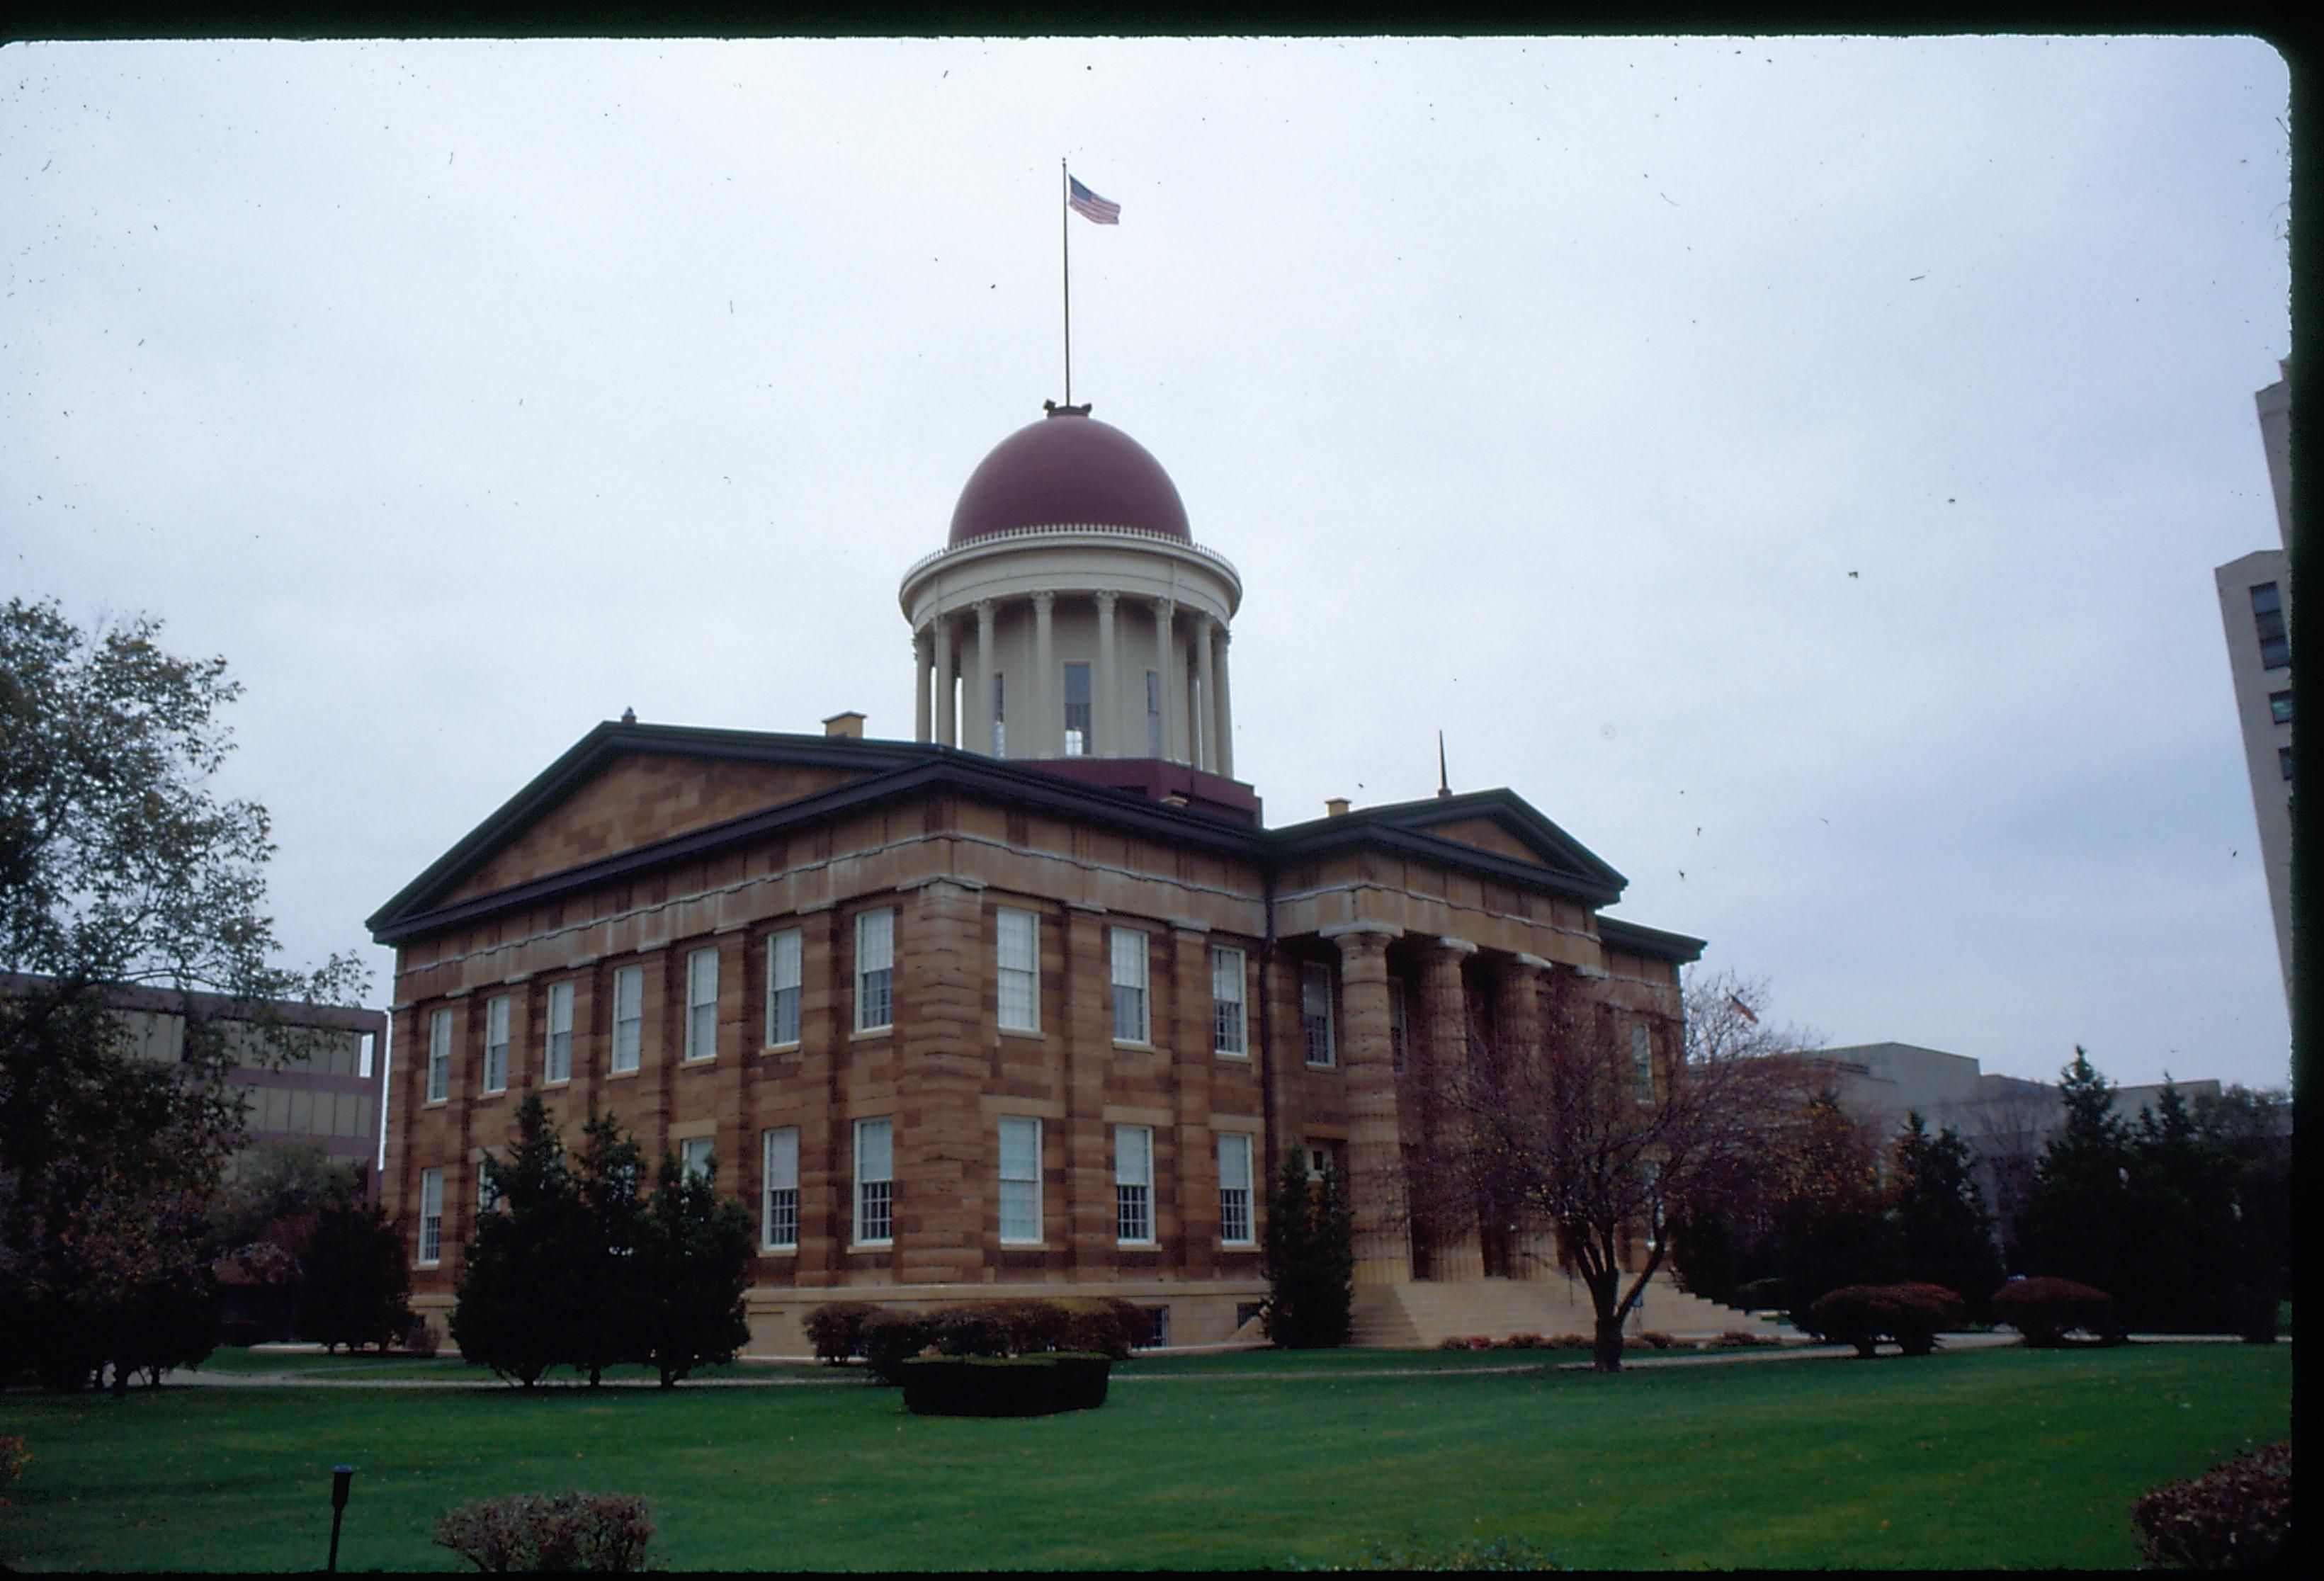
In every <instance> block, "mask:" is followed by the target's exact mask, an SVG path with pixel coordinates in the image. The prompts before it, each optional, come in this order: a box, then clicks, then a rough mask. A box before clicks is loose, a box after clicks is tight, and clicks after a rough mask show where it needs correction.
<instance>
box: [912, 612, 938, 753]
mask: <svg viewBox="0 0 2324 1581" xmlns="http://www.w3.org/2000/svg"><path fill="white" fill-rule="evenodd" d="M935 643H936V638H935V636H934V634H933V633H928V632H914V633H912V671H913V673H914V674H916V675H918V677H919V678H920V684H919V685H918V687H916V688H915V689H913V692H912V739H913V740H914V741H926V740H927V739H928V737H929V735H930V734H931V732H932V730H933V728H934V726H932V724H931V722H930V720H929V717H928V709H929V703H930V699H929V697H928V681H929V678H930V677H931V676H932V675H933V674H934V673H935V671H936V656H935V652H934V648H935Z"/></svg>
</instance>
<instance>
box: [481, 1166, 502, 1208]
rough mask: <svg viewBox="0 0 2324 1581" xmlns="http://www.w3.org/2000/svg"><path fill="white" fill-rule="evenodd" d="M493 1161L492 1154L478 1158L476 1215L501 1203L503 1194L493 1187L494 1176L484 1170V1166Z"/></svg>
mask: <svg viewBox="0 0 2324 1581" xmlns="http://www.w3.org/2000/svg"><path fill="white" fill-rule="evenodd" d="M491 1162H492V1157H491V1155H490V1154H484V1155H482V1156H480V1157H478V1158H477V1160H476V1216H478V1217H479V1218H481V1217H483V1216H484V1215H485V1214H488V1213H490V1212H492V1211H493V1209H494V1208H496V1207H499V1206H500V1205H501V1194H500V1193H499V1192H497V1191H495V1190H493V1178H492V1177H491V1176H490V1175H488V1174H486V1173H485V1172H484V1166H485V1165H486V1164H489V1163H491Z"/></svg>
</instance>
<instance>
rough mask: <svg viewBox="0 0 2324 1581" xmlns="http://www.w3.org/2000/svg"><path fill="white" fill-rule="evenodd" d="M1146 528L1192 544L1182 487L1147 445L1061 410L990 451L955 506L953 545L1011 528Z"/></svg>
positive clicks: (1083, 410) (1082, 411) (1083, 412)
mask: <svg viewBox="0 0 2324 1581" xmlns="http://www.w3.org/2000/svg"><path fill="white" fill-rule="evenodd" d="M1079 526H1091V527H1143V528H1145V529H1146V530H1147V531H1148V532H1161V533H1167V535H1168V536H1170V537H1172V538H1179V539H1185V540H1186V541H1189V542H1191V541H1193V539H1194V535H1193V534H1192V533H1190V532H1187V531H1186V507H1185V505H1184V504H1180V503H1179V500H1178V486H1177V485H1176V484H1174V483H1172V482H1171V481H1170V475H1169V474H1168V473H1167V472H1165V471H1163V470H1162V464H1161V463H1160V462H1159V461H1157V460H1156V459H1154V458H1153V457H1152V456H1151V455H1149V454H1148V452H1147V449H1146V447H1145V446H1143V445H1141V444H1139V442H1138V441H1137V440H1136V439H1131V438H1130V436H1129V435H1128V434H1126V433H1123V432H1122V431H1121V430H1120V429H1118V428H1114V427H1112V426H1111V425H1110V424H1107V423H1102V422H1099V421H1096V420H1094V419H1093V418H1092V417H1091V416H1090V415H1089V408H1087V407H1086V406H1081V407H1074V406H1060V407H1057V408H1056V409H1054V410H1052V411H1050V413H1049V414H1048V415H1047V417H1045V418H1043V419H1042V420H1041V421H1039V422H1036V423H1028V424H1027V425H1026V426H1025V427H1023V428H1020V429H1019V430H1017V431H1016V432H1015V433H1013V434H1010V436H1009V437H1008V438H1007V439H1003V440H1001V442H1000V443H999V444H998V445H995V446H994V447H993V448H992V453H991V455H989V456H987V457H986V458H984V459H983V460H982V462H980V463H978V465H977V468H976V470H975V471H974V472H973V473H971V474H969V478H968V486H967V487H966V488H964V489H962V490H961V491H960V504H957V505H954V507H953V512H952V541H953V542H954V543H965V542H967V541H969V540H970V539H972V538H982V537H983V536H985V535H986V534H987V533H990V532H1008V531H1009V530H1010V528H1012V527H1079Z"/></svg>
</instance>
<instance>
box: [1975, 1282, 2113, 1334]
mask: <svg viewBox="0 0 2324 1581" xmlns="http://www.w3.org/2000/svg"><path fill="white" fill-rule="evenodd" d="M1991 1305H1992V1308H1993V1320H1994V1321H1995V1322H1996V1323H1998V1324H2001V1325H2003V1326H2004V1327H2009V1328H2015V1330H2017V1332H2018V1333H2019V1334H2021V1335H2023V1336H2024V1339H2025V1343H2026V1344H2027V1345H2033V1346H2036V1347H2039V1348H2043V1349H2053V1348H2055V1347H2057V1346H2059V1345H2064V1344H2065V1343H2066V1336H2068V1335H2069V1334H2072V1333H2074V1332H2075V1331H2077V1330H2080V1331H2082V1332H2084V1333H2088V1334H2090V1335H2094V1336H2097V1337H2098V1340H2099V1341H2100V1342H2101V1343H2105V1344H2116V1345H2118V1344H2120V1343H2121V1342H2122V1340H2123V1338H2124V1337H2125V1336H2124V1334H2123V1330H2122V1325H2121V1323H2120V1321H2119V1320H2118V1319H2116V1317H2115V1309H2114V1298H2113V1297H2112V1296H2110V1295H2108V1294H2107V1293H2106V1292H2105V1291H2104V1290H2094V1289H2092V1288H2091V1287H2090V1286H2089V1285H2086V1284H2078V1283H2076V1282H2075V1281H2072V1280H2070V1279H2013V1280H2011V1281H2009V1282H2008V1283H2007V1284H2006V1285H2003V1286H2002V1287H2001V1288H2000V1289H1999V1290H1996V1291H1994V1292H1993V1300H1992V1303H1991Z"/></svg>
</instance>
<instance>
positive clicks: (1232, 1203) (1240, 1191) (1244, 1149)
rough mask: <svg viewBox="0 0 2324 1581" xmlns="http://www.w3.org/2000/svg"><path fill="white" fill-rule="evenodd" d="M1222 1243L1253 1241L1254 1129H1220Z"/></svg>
mask: <svg viewBox="0 0 2324 1581" xmlns="http://www.w3.org/2000/svg"><path fill="white" fill-rule="evenodd" d="M1219 1244H1221V1245H1222V1246H1248V1245H1250V1244H1251V1226H1250V1133H1249V1132H1247V1131H1222V1132H1220V1133H1219Z"/></svg>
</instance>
